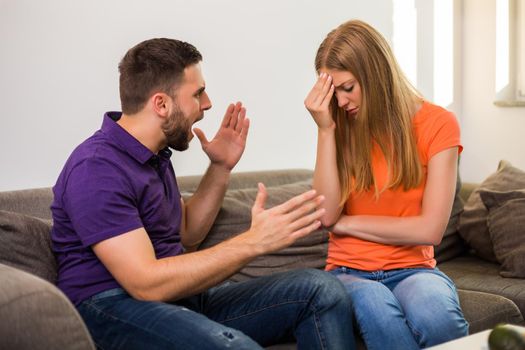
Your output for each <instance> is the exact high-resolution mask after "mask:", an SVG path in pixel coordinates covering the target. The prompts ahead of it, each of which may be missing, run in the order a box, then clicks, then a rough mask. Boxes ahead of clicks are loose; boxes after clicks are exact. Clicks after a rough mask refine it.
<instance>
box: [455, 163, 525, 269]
mask: <svg viewBox="0 0 525 350" xmlns="http://www.w3.org/2000/svg"><path fill="white" fill-rule="evenodd" d="M520 188H521V189H522V188H525V172H523V171H522V170H520V169H518V168H515V167H513V166H512V165H511V164H510V163H509V162H507V161H504V160H502V161H501V162H500V163H499V166H498V170H497V171H496V172H495V173H494V174H492V175H490V176H489V177H488V178H487V179H485V181H483V183H481V185H480V186H479V187H478V188H477V189H476V190H474V192H472V194H471V195H470V196H469V198H468V200H467V202H466V203H465V207H464V208H463V212H462V213H461V215H460V218H459V234H460V235H461V237H462V238H463V239H464V240H465V241H466V242H467V243H468V245H469V246H470V247H472V248H473V250H474V252H475V254H476V255H478V256H479V257H481V258H483V259H485V260H488V261H493V262H496V261H497V259H496V256H495V254H494V250H493V248H492V242H491V240H490V234H489V230H488V226H487V218H488V214H489V213H488V210H487V208H486V207H485V205H484V204H483V201H482V200H481V197H480V195H479V193H480V191H483V190H489V191H512V190H517V189H520Z"/></svg>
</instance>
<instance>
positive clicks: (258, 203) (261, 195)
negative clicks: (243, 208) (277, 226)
mask: <svg viewBox="0 0 525 350" xmlns="http://www.w3.org/2000/svg"><path fill="white" fill-rule="evenodd" d="M257 186H258V191H257V196H256V197H255V202H254V203H253V210H256V211H257V212H259V211H263V210H264V204H265V203H266V198H267V197H268V192H266V187H265V186H264V184H263V183H262V182H259V183H258V184H257Z"/></svg>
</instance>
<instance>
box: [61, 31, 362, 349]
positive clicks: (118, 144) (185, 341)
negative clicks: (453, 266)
mask: <svg viewBox="0 0 525 350" xmlns="http://www.w3.org/2000/svg"><path fill="white" fill-rule="evenodd" d="M201 60H202V57H201V55H200V53H199V52H198V51H197V49H196V48H195V47H193V46H192V45H190V44H188V43H184V42H181V41H177V40H171V39H152V40H147V41H145V42H142V43H140V44H138V45H137V46H135V47H133V48H132V49H130V50H129V51H128V52H127V53H126V55H125V56H124V58H123V59H122V61H121V62H120V65H119V71H120V96H121V103H122V113H118V112H108V113H106V115H105V116H104V120H103V124H102V128H101V129H100V130H99V131H97V132H96V133H95V134H94V135H93V136H92V137H90V138H89V139H87V140H86V141H85V142H83V143H82V144H81V145H80V146H78V147H77V149H75V151H74V152H73V153H72V155H71V156H70V158H69V159H68V161H67V163H66V165H65V166H64V169H63V171H62V173H61V174H60V176H59V178H58V181H57V183H56V185H55V187H54V189H53V190H54V195H55V199H54V202H53V204H52V207H51V208H52V212H53V219H54V227H53V231H52V239H53V249H54V251H55V254H56V256H57V260H58V264H59V274H58V286H59V287H60V288H61V289H62V290H63V291H64V293H65V294H66V295H67V296H68V297H69V298H70V299H71V300H72V302H73V303H74V304H75V306H76V307H77V309H78V311H79V312H80V314H81V316H82V317H83V319H84V321H85V323H86V325H87V327H88V328H89V330H90V332H91V334H92V336H93V339H94V341H95V343H96V344H97V346H98V347H100V348H103V349H114V348H119V349H168V348H180V349H222V348H235V349H257V348H260V346H266V345H270V344H274V343H277V342H282V341H287V340H292V339H294V338H296V339H297V342H298V346H299V348H323V349H339V348H341V349H348V348H351V347H352V346H353V344H352V339H351V337H352V335H351V334H344V331H343V330H344V329H351V328H349V327H348V325H349V324H351V317H350V315H349V310H350V307H349V305H348V301H346V299H345V292H344V289H343V287H342V284H340V283H339V282H338V281H337V280H336V279H335V278H333V277H332V276H330V275H328V274H326V273H324V272H321V271H317V270H304V271H298V272H289V273H284V274H278V275H274V276H267V277H262V278H259V279H255V280H252V281H248V282H243V283H234V284H228V283H224V284H221V285H219V284H220V283H221V282H222V281H224V280H225V279H226V278H228V277H229V276H230V275H232V274H233V273H235V272H236V271H238V270H239V269H240V268H241V267H242V266H243V265H245V264H246V263H248V262H249V261H251V260H252V259H254V258H255V257H257V256H259V255H262V254H267V253H269V252H272V251H276V250H279V249H282V248H284V247H286V246H288V245H290V244H292V243H293V242H294V241H295V240H297V239H298V238H300V237H303V236H305V235H307V234H309V233H310V232H312V231H313V230H315V229H316V228H318V227H319V225H320V222H319V218H320V217H321V215H323V212H324V211H323V210H321V209H318V206H319V204H320V203H321V202H322V200H323V198H322V197H320V196H317V195H316V194H315V192H314V191H309V192H306V193H304V194H301V195H299V196H297V197H295V198H293V199H291V200H289V201H288V202H286V203H284V204H282V205H279V206H276V207H274V208H271V209H268V210H265V209H264V203H265V200H266V196H267V193H266V190H265V187H264V185H262V184H259V191H258V194H257V197H256V200H255V203H254V206H253V208H252V223H251V227H250V229H249V230H248V231H246V232H244V233H241V234H239V235H237V236H236V237H234V238H232V239H230V240H228V241H226V242H223V243H221V244H218V245H216V246H214V247H212V248H209V249H206V250H202V251H196V249H197V247H198V246H199V244H200V243H201V242H202V241H203V240H204V238H205V237H206V234H207V233H208V231H209V229H210V227H211V225H212V224H213V221H214V219H215V217H216V215H217V213H218V211H219V208H220V205H221V202H222V199H223V196H224V193H225V191H226V188H227V185H228V180H229V176H230V172H231V170H232V168H233V167H234V166H235V165H236V164H237V162H238V161H239V159H240V157H241V155H242V153H243V151H244V148H245V144H246V137H247V134H248V129H249V120H248V118H246V110H245V108H244V107H243V106H242V104H241V103H236V104H232V105H230V106H229V107H228V108H227V110H226V113H225V116H224V119H223V121H222V124H221V126H220V128H219V130H218V132H217V134H216V135H215V137H214V138H213V139H212V140H211V141H209V140H208V139H207V138H206V136H205V135H204V133H203V131H202V130H200V129H194V132H195V134H196V135H197V137H198V139H199V140H200V142H201V144H202V148H203V150H204V152H205V153H206V155H207V156H208V157H209V159H210V166H209V168H208V170H207V171H206V174H205V175H204V176H203V178H202V181H201V183H200V185H199V187H198V189H197V191H196V192H195V194H194V195H193V196H192V197H191V199H189V200H188V201H187V203H184V202H183V201H182V199H181V196H180V193H179V190H178V188H177V183H176V179H175V174H174V171H173V168H172V165H171V162H170V155H171V151H170V150H169V149H168V148H173V149H175V150H178V151H183V150H185V149H186V148H187V147H188V143H189V141H190V140H191V138H192V137H193V135H192V132H191V127H192V125H193V124H194V123H195V122H197V121H199V120H200V119H202V118H203V113H204V111H206V110H208V109H210V108H211V102H210V99H209V98H208V95H207V94H206V91H205V83H204V79H203V76H202V73H201V68H200V61H201ZM340 324H342V326H341V327H339V325H340Z"/></svg>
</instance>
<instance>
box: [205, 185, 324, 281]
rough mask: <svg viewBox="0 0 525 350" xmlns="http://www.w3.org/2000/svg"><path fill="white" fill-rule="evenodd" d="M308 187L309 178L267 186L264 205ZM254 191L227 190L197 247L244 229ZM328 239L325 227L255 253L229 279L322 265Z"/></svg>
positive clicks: (235, 279)
mask: <svg viewBox="0 0 525 350" xmlns="http://www.w3.org/2000/svg"><path fill="white" fill-rule="evenodd" d="M310 189H311V183H310V181H301V182H296V183H292V184H287V185H280V186H275V187H268V188H267V191H268V198H267V201H266V208H271V207H273V206H276V205H278V204H281V203H283V202H285V201H287V200H288V199H290V198H292V197H294V196H296V195H298V194H301V193H303V192H306V191H308V190H310ZM256 195H257V189H256V188H248V189H238V190H228V191H227V192H226V194H225V196H224V201H223V203H222V207H221V209H220V211H219V214H218V215H217V218H216V220H215V222H214V224H213V226H212V228H211V230H210V232H209V234H208V236H207V237H206V239H205V240H204V242H203V243H202V244H201V246H200V247H199V249H205V248H208V247H211V246H214V245H216V244H218V243H220V242H222V241H225V240H227V239H229V238H231V237H233V236H236V235H238V234H240V233H242V232H245V231H247V230H248V229H249V228H250V224H251V208H252V206H253V202H254V201H255V196H256ZM327 242H328V232H327V230H325V229H318V230H316V231H314V232H312V233H311V234H310V235H308V236H306V237H303V238H301V239H299V240H298V241H296V242H295V243H294V244H293V245H292V246H290V247H288V248H285V249H283V250H281V251H278V252H274V253H272V254H268V255H264V256H260V257H258V258H257V259H255V260H253V261H252V262H250V263H249V264H248V265H246V266H245V267H244V268H243V269H242V270H241V271H239V272H238V273H237V274H235V275H234V276H232V277H231V278H230V280H233V281H243V280H247V279H250V278H254V277H258V276H264V275H268V274H272V273H276V272H282V271H287V270H291V269H295V268H307V267H308V268H324V266H325V262H326V252H327V247H328V243H327Z"/></svg>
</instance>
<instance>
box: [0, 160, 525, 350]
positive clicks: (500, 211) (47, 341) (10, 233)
mask: <svg viewBox="0 0 525 350" xmlns="http://www.w3.org/2000/svg"><path fill="white" fill-rule="evenodd" d="M523 176H525V173H524V172H522V171H521V170H519V169H517V168H514V167H512V165H510V163H508V162H502V163H501V164H500V166H499V168H498V170H497V172H496V173H495V174H493V175H491V176H490V177H489V178H487V180H486V181H484V182H483V183H482V184H481V185H480V186H479V187H478V186H476V185H474V184H464V185H463V186H461V183H460V180H459V179H458V187H457V191H456V192H457V193H456V198H455V201H454V205H453V209H452V213H451V218H450V222H449V225H448V227H447V230H446V232H445V235H444V238H443V241H442V242H441V244H440V245H438V246H436V247H435V252H436V259H437V261H438V267H439V268H440V269H441V270H443V271H444V272H445V273H447V274H448V275H449V276H450V277H451V278H452V279H453V280H454V282H455V283H456V286H457V288H458V293H459V297H460V302H461V305H462V308H463V311H464V313H465V317H466V318H467V320H468V321H469V323H470V332H471V333H475V332H479V331H481V330H484V329H488V328H492V327H494V326H495V325H496V324H498V323H513V324H521V325H523V324H525V322H524V320H523V314H524V313H525V280H524V279H522V278H523V275H515V274H516V273H518V274H519V273H521V272H523V271H522V270H523V266H524V264H523V262H525V260H524V254H525V252H524V251H523V250H521V249H523V244H525V243H524V242H525V238H524V236H525V234H524V229H523V227H525V226H524V225H523V224H520V225H513V223H514V222H515V221H514V220H518V219H519V220H521V221H520V222H521V223H523V219H524V207H523V206H524V202H525V200H524V198H523V190H524V189H525V178H524V177H523ZM311 178H312V171H310V170H296V169H295V170H278V171H259V172H248V173H237V174H233V175H232V178H231V181H230V187H229V190H228V191H227V193H226V195H225V199H224V202H223V205H222V207H221V210H220V212H219V214H218V216H217V219H216V220H215V223H214V225H213V227H212V229H211V231H210V234H209V235H208V238H207V239H206V240H205V241H204V242H203V243H202V245H201V247H200V248H199V249H205V248H206V247H210V246H213V245H215V244H217V243H219V242H221V241H223V240H225V239H228V238H230V237H232V236H233V235H235V234H238V233H240V232H243V231H245V230H247V229H248V228H249V226H250V218H251V206H252V205H253V201H254V199H255V195H256V193H257V183H258V182H263V183H264V184H265V185H266V187H267V189H268V200H267V203H266V206H267V208H269V207H272V206H274V205H279V204H280V203H282V202H284V201H286V200H287V199H289V198H291V197H293V196H295V195H297V194H300V193H302V192H304V191H306V190H308V189H310V188H311ZM199 179H200V177H199V176H185V177H180V178H179V179H178V182H179V188H180V190H181V194H182V195H183V197H188V196H190V195H191V194H192V193H193V192H194V191H195V189H196V188H197V186H198V183H199ZM520 181H523V182H520ZM51 200H52V192H51V189H50V188H42V189H28V190H20V191H8V192H1V193H0V319H2V322H1V323H0V324H1V326H0V348H17V349H32V348H35V347H40V348H68V349H70V348H71V349H93V342H92V340H91V338H90V337H89V333H88V332H87V330H86V328H85V326H84V324H83V323H82V320H81V319H80V317H79V315H78V313H77V312H76V310H75V308H74V307H73V306H72V305H71V303H70V302H69V301H68V300H67V298H66V297H65V296H64V295H63V294H62V293H61V292H60V291H59V290H58V289H57V288H56V287H55V286H54V285H53V284H54V282H55V280H56V262H55V260H54V257H53V255H52V253H51V248H50V247H51V246H50V244H51V243H50V237H49V231H50V228H51V213H50V211H49V205H50V203H51ZM508 210H513V211H512V213H513V214H512V216H509V215H508V214H505V213H506V212H507V211H508ZM493 238H496V239H495V240H494V244H492V242H493V240H492V239H493ZM327 240H328V232H327V231H326V229H318V230H317V231H315V232H314V233H313V234H311V235H310V236H308V237H305V238H303V239H301V240H299V241H297V242H296V243H295V244H294V245H292V246H291V247H288V248H286V249H284V250H282V251H279V252H275V253H272V254H269V255H266V256H262V257H259V258H257V259H255V260H253V261H252V262H250V263H249V264H248V265H247V266H246V267H244V268H243V269H242V270H240V271H239V272H238V273H237V274H235V275H233V276H232V277H231V278H230V280H231V281H233V282H236V281H243V280H246V279H249V278H254V277H257V276H261V275H266V274H270V273H275V272H279V271H283V270H289V269H294V268H302V267H312V268H323V267H324V264H325V258H326V250H327ZM513 247H519V249H517V250H516V249H512V248H513ZM520 269H521V270H520ZM511 276H512V277H517V278H510V277H511ZM35 344H37V345H38V346H36V345H35ZM8 345H9V346H8ZM279 348H282V347H279Z"/></svg>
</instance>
